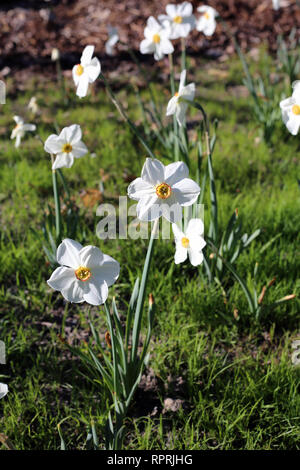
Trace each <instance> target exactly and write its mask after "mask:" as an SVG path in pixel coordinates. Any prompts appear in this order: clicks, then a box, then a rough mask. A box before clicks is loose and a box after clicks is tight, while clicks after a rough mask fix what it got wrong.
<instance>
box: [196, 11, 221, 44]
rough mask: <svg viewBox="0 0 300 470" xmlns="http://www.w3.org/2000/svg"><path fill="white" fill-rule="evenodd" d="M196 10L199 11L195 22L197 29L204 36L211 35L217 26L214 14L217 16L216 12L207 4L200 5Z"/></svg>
mask: <svg viewBox="0 0 300 470" xmlns="http://www.w3.org/2000/svg"><path fill="white" fill-rule="evenodd" d="M197 10H198V11H199V12H200V13H201V16H200V18H198V20H197V23H196V29H197V31H201V32H202V33H203V34H205V36H211V35H212V34H214V32H215V29H216V26H217V22H216V16H218V12H217V11H216V10H215V9H214V8H212V7H209V6H208V5H202V6H201V7H198V8H197Z"/></svg>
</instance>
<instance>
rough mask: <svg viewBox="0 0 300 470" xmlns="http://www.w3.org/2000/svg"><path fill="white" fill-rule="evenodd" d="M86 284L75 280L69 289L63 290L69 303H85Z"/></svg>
mask: <svg viewBox="0 0 300 470" xmlns="http://www.w3.org/2000/svg"><path fill="white" fill-rule="evenodd" d="M84 284H85V283H84V282H83V281H79V280H78V279H76V278H75V280H74V281H73V282H72V283H71V284H70V285H69V286H67V287H65V288H64V289H62V291H61V293H62V295H63V296H64V298H65V299H66V300H68V302H73V303H75V304H78V303H81V302H84Z"/></svg>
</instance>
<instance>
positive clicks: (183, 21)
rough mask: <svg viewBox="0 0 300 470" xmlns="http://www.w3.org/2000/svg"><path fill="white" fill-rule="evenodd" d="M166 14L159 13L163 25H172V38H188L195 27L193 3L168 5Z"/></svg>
mask: <svg viewBox="0 0 300 470" xmlns="http://www.w3.org/2000/svg"><path fill="white" fill-rule="evenodd" d="M166 13H167V14H166V15H159V17H158V19H159V21H160V22H161V23H162V24H163V25H165V24H166V25H167V26H169V27H170V39H178V38H186V37H187V36H188V35H189V33H190V32H191V31H192V29H194V27H195V23H196V18H195V17H194V15H193V5H192V4H191V3H190V2H183V3H181V4H179V5H173V4H169V5H167V6H166Z"/></svg>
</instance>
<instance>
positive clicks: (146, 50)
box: [140, 16, 174, 60]
mask: <svg viewBox="0 0 300 470" xmlns="http://www.w3.org/2000/svg"><path fill="white" fill-rule="evenodd" d="M144 36H145V39H143V41H142V42H141V44H140V52H141V54H154V58H155V60H160V59H162V58H163V56H164V55H165V54H172V52H174V47H173V45H172V43H171V41H170V28H168V27H165V26H162V25H161V24H159V23H158V22H157V21H156V19H155V18H153V16H150V18H148V21H147V26H146V28H145V29H144Z"/></svg>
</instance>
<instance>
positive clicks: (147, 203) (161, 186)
mask: <svg viewBox="0 0 300 470" xmlns="http://www.w3.org/2000/svg"><path fill="white" fill-rule="evenodd" d="M188 175H189V169H188V167H187V166H186V164H185V163H183V162H175V163H170V164H169V165H167V166H165V165H163V164H162V163H161V162H160V161H159V160H156V159H152V158H147V159H146V162H145V164H144V166H143V169H142V174H141V177H140V178H136V179H135V180H134V181H133V182H132V183H130V185H129V186H128V190H127V193H128V197H130V198H131V199H134V200H136V201H138V204H137V216H138V218H139V219H140V220H145V221H151V220H155V219H158V218H159V217H160V216H161V215H163V216H164V217H165V218H166V219H167V220H168V221H169V222H178V221H179V220H181V218H182V207H185V206H190V205H192V204H193V203H194V202H196V200H197V198H198V196H199V193H200V188H199V186H198V184H197V183H195V181H193V180H191V179H190V178H188Z"/></svg>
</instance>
